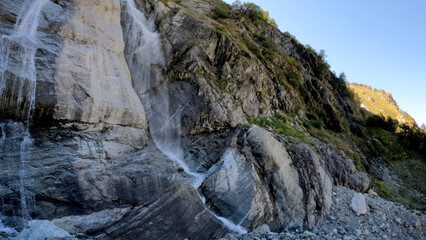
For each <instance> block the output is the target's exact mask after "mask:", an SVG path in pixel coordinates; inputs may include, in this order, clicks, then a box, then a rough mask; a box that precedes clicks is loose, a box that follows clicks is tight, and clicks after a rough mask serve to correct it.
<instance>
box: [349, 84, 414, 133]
mask: <svg viewBox="0 0 426 240" xmlns="http://www.w3.org/2000/svg"><path fill="white" fill-rule="evenodd" d="M348 87H349V89H351V90H352V91H354V93H355V94H356V95H357V100H358V101H359V102H360V104H361V107H362V108H364V109H365V110H367V111H369V112H371V113H373V114H377V115H383V116H384V117H391V118H393V119H395V120H397V121H398V122H399V123H400V124H407V125H409V126H411V127H417V126H418V125H417V123H416V121H415V120H414V118H413V117H412V116H410V115H409V114H408V113H407V112H404V111H403V110H401V109H400V107H399V106H398V104H397V103H396V101H395V100H394V98H393V97H392V94H391V93H388V92H385V91H384V90H380V89H375V88H374V89H373V88H372V87H370V86H367V85H365V84H359V83H348Z"/></svg>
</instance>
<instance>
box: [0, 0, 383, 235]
mask: <svg viewBox="0 0 426 240" xmlns="http://www.w3.org/2000/svg"><path fill="white" fill-rule="evenodd" d="M30 2H31V1H24V0H19V1H16V0H13V1H12V0H3V1H2V3H1V4H0V16H1V17H0V34H1V36H6V37H5V38H7V36H9V35H11V34H12V32H13V31H14V29H15V27H16V25H17V24H18V25H19V23H20V18H19V16H20V14H21V12H22V11H23V10H22V9H24V10H25V9H26V8H28V4H29V3H30ZM126 2H127V1H121V3H120V1H119V0H102V1H101V0H97V1H81V0H59V1H46V3H45V4H44V5H43V8H42V9H41V12H40V18H39V24H38V27H37V34H36V41H35V42H36V43H37V51H36V53H35V58H34V59H35V67H36V70H37V71H36V77H37V89H36V92H35V109H34V112H33V114H32V118H29V121H28V122H26V121H24V122H23V123H22V122H15V121H20V120H22V115H23V114H22V113H21V112H22V109H21V108H19V106H18V107H17V106H16V105H19V104H17V103H19V102H20V101H22V100H20V99H18V98H17V97H16V94H14V91H15V87H14V86H15V85H14V83H16V82H19V81H21V79H20V78H18V77H17V76H16V74H14V72H13V71H12V70H11V69H9V68H5V71H4V72H5V74H3V75H2V76H1V77H3V78H2V79H5V88H4V91H3V92H2V94H1V99H2V100H1V104H0V119H1V120H2V122H1V124H0V130H1V131H0V132H1V135H0V159H1V161H0V169H1V172H2V174H1V176H0V197H1V200H2V201H1V202H0V205H1V210H2V212H1V220H2V223H3V224H4V225H5V226H7V227H13V228H14V229H16V231H18V232H21V234H23V235H21V236H26V235H25V234H28V232H31V231H33V232H34V231H35V232H37V230H34V229H33V228H35V229H38V228H48V229H51V230H52V231H51V232H52V234H53V233H55V234H56V233H57V234H59V235H60V236H65V235H63V234H64V233H63V232H62V230H60V229H59V230H58V229H57V227H60V228H62V229H63V230H65V231H66V232H68V233H70V234H72V235H74V236H77V237H79V238H83V239H85V238H87V239H182V238H188V239H212V238H220V237H222V236H225V235H226V234H227V233H229V232H233V231H239V232H245V231H252V230H253V229H256V228H257V227H259V226H262V225H263V224H267V225H268V226H269V227H270V229H271V230H272V231H276V232H280V231H282V230H284V229H300V228H303V229H310V228H313V227H314V226H316V225H317V224H319V223H321V222H322V221H323V220H324V219H326V218H327V214H328V213H329V211H330V207H331V204H332V201H331V197H332V187H333V185H342V186H346V187H349V188H351V189H354V190H356V191H361V192H365V191H367V190H368V189H369V188H370V186H371V178H372V177H377V176H383V175H384V171H378V170H377V169H386V166H384V165H383V163H382V162H380V161H377V159H379V156H377V154H376V146H375V145H374V144H373V143H374V141H372V139H369V138H365V139H366V140H365V142H367V143H368V144H367V145H362V144H360V142H359V140H360V139H364V138H363V134H365V135H366V128H365V127H364V126H363V125H362V124H360V123H358V122H357V121H355V119H354V116H355V115H357V114H359V113H360V109H359V107H358V106H357V105H356V104H355V102H354V101H353V99H351V98H350V94H348V92H347V89H346V86H345V82H344V81H343V79H341V78H338V77H336V76H335V75H334V74H333V73H331V72H330V71H329V70H328V67H327V64H326V63H325V62H324V61H323V59H322V58H321V57H320V56H319V55H318V54H317V53H315V51H313V50H312V49H311V48H309V47H306V46H303V45H302V44H300V43H299V42H298V41H297V40H296V39H295V38H294V37H292V36H290V35H289V34H283V33H281V32H280V31H278V30H277V29H276V28H275V27H273V26H272V25H270V24H268V23H267V22H265V21H262V20H259V21H257V22H256V21H254V20H253V19H251V17H250V16H251V15H250V14H251V13H252V11H254V13H256V9H251V8H229V7H228V6H226V5H223V3H222V2H221V1H216V0H181V1H158V0H138V1H135V2H136V6H137V8H138V9H140V10H141V11H142V12H143V13H144V14H145V16H146V17H147V18H148V19H147V23H146V26H145V25H144V27H146V29H145V32H142V33H141V34H144V33H145V34H146V33H152V32H153V31H157V32H158V33H159V34H160V37H161V48H160V50H159V51H160V52H161V55H163V56H164V60H165V61H164V66H162V65H161V64H160V62H158V63H155V64H154V63H153V64H151V65H150V66H148V67H147V66H144V65H143V64H144V63H143V62H141V61H138V60H140V59H135V56H137V54H134V53H135V52H137V51H142V50H141V49H142V47H144V46H137V45H132V44H129V43H130V40H131V39H130V36H132V34H134V32H130V31H132V30H131V29H132V28H131V27H129V24H130V23H131V17H132V15H131V14H130V15H129V13H128V9H127V8H128V7H129V5H126V4H125V3H126ZM223 7H225V8H226V9H227V11H228V16H227V17H224V18H223V17H219V18H218V17H215V16H214V15H213V14H212V13H214V12H215V11H216V10H217V9H218V8H223ZM21 10H22V11H21ZM150 47H152V48H153V46H148V48H150ZM145 48H146V46H145ZM8 52H10V53H11V54H10V56H11V57H9V55H8V56H6V55H4V56H3V55H1V56H2V57H3V58H0V61H5V60H4V59H6V60H7V59H9V58H12V59H13V58H14V57H15V56H18V55H19V54H21V52H19V51H16V50H15V49H14V48H11V49H8ZM0 54H3V53H0ZM2 66H3V65H2ZM138 69H143V71H142V70H138ZM146 69H148V70H146ZM147 71H149V81H150V83H151V85H150V86H149V87H148V88H146V86H143V84H145V83H144V82H141V81H140V76H141V75H144V74H147V73H146V72H147ZM164 83H165V84H166V85H167V88H168V89H169V91H167V92H166V93H167V95H166V96H165V98H167V99H170V106H169V107H167V108H169V109H160V111H161V110H163V111H167V112H169V113H171V114H170V115H171V116H172V117H176V116H177V117H178V118H179V121H178V122H181V124H182V125H181V126H182V129H181V135H180V136H178V139H176V140H179V142H180V141H182V148H183V153H184V157H183V159H178V160H176V159H174V158H172V157H170V155H168V154H167V153H165V152H164V151H161V150H160V149H161V148H160V149H159V148H158V147H157V146H158V141H155V140H156V139H155V137H157V136H155V134H151V133H152V131H153V129H154V128H156V125H158V124H156V123H154V122H152V119H153V118H152V116H150V113H158V112H159V111H152V110H151V107H152V106H154V105H155V104H152V103H148V102H147V101H146V99H145V98H144V97H142V95H144V94H146V93H148V94H151V95H152V93H155V92H156V91H158V89H159V88H160V86H163V85H164ZM156 100H158V99H156ZM16 109H18V111H17V110H16ZM146 113H148V114H146ZM150 119H151V120H150ZM150 121H151V122H150ZM170 121H171V120H170ZM170 121H167V122H166V123H168V122H170ZM256 124H257V125H256ZM258 125H260V126H258ZM179 130H180V129H179ZM360 136H361V137H360ZM372 153H373V154H372ZM182 162H184V163H185V165H182ZM197 176H201V178H199V179H201V180H202V182H201V183H200V184H194V182H195V180H198V178H197ZM24 216H25V217H24ZM31 219H43V220H49V221H35V222H34V221H30V222H29V225H28V224H27V223H28V220H31ZM52 223H53V224H55V226H56V227H55V226H53V225H52ZM28 226H29V227H30V228H29V229H27V227H28ZM8 229H9V230H10V228H8ZM8 232H9V233H10V232H12V233H10V235H13V234H15V233H13V231H8ZM61 234H62V235H61ZM4 235H6V233H5V234H4ZM10 235H9V236H10ZM22 238H25V237H22ZM63 238H66V237H63Z"/></svg>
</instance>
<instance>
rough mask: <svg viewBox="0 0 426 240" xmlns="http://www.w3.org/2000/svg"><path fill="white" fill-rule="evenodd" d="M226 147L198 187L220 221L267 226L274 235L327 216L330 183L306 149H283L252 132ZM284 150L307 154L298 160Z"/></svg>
mask: <svg viewBox="0 0 426 240" xmlns="http://www.w3.org/2000/svg"><path fill="white" fill-rule="evenodd" d="M230 146H231V148H229V149H228V150H226V151H225V153H224V154H223V156H222V157H221V159H220V161H219V162H218V163H217V164H216V165H215V166H214V167H212V168H211V169H210V170H209V171H208V175H207V177H206V180H205V181H204V183H203V185H202V186H201V189H202V192H203V194H204V195H205V196H206V200H207V204H209V205H210V206H211V208H212V209H214V210H215V211H216V212H218V214H219V215H221V216H223V217H227V218H229V219H230V220H232V221H233V222H234V223H238V224H241V225H242V226H244V227H246V228H248V229H255V228H256V227H258V226H260V225H262V224H264V223H266V224H268V225H269V226H270V227H271V229H272V230H273V231H277V230H281V229H283V228H285V227H287V228H299V227H308V228H310V227H313V226H314V225H315V224H317V223H318V222H320V221H321V220H322V219H323V218H324V216H326V213H327V211H328V209H329V208H330V204H331V200H330V198H331V187H332V183H331V179H330V177H329V176H328V174H327V173H326V171H325V170H324V169H323V167H322V166H321V164H320V161H319V157H318V155H317V154H316V153H315V152H314V151H313V150H311V149H310V148H309V147H308V146H306V145H300V146H293V147H290V146H288V147H286V146H285V145H284V144H283V143H281V142H280V141H278V140H277V139H276V138H275V137H274V136H273V135H272V134H271V133H269V132H268V131H266V130H265V129H263V128H260V127H257V126H252V127H251V128H250V129H249V130H248V131H247V132H246V133H244V134H243V133H241V134H239V135H237V136H236V137H235V138H234V141H233V142H232V141H231V144H230ZM293 148H295V149H296V150H292V149H293ZM287 149H290V150H291V151H293V152H294V151H299V152H302V151H304V152H306V154H305V155H304V156H303V157H297V156H296V155H290V154H289V153H288V150H287Z"/></svg>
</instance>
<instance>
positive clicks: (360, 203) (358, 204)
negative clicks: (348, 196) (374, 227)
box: [351, 193, 367, 216]
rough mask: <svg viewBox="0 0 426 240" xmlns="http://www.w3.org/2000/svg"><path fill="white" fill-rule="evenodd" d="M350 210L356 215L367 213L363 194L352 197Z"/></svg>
mask: <svg viewBox="0 0 426 240" xmlns="http://www.w3.org/2000/svg"><path fill="white" fill-rule="evenodd" d="M351 208H352V210H353V211H354V212H355V214H356V215H358V216H359V215H365V214H366V213H367V204H366V202H365V197H364V194H362V193H357V194H355V195H354V196H353V197H352V200H351Z"/></svg>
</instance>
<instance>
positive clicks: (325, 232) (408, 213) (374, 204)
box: [224, 186, 426, 240]
mask: <svg viewBox="0 0 426 240" xmlns="http://www.w3.org/2000/svg"><path fill="white" fill-rule="evenodd" d="M371 193H372V194H364V195H365V200H364V201H365V203H366V206H367V212H366V214H363V215H357V214H356V213H355V211H354V210H353V208H352V207H351V201H352V199H353V198H354V196H355V194H356V192H354V191H352V190H350V189H347V188H344V187H339V186H336V187H334V188H333V195H332V205H333V208H332V209H331V211H330V214H329V215H328V217H327V219H325V220H324V221H323V222H322V223H320V224H318V225H317V226H316V227H315V228H313V229H311V230H309V231H306V230H305V231H304V230H301V229H298V230H296V231H284V232H281V233H273V232H271V231H270V229H269V228H268V227H265V225H263V226H261V227H259V228H258V229H256V230H254V231H253V232H251V233H249V234H244V235H235V234H228V235H227V236H225V238H224V239H232V240H234V239H262V238H263V239H294V240H296V239H424V238H425V237H426V232H425V231H424V226H425V223H426V219H425V216H424V214H421V213H420V212H417V211H412V210H407V209H406V208H404V207H403V206H401V205H398V204H395V203H393V202H390V201H386V200H383V199H381V198H379V197H377V195H375V193H374V192H371Z"/></svg>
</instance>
